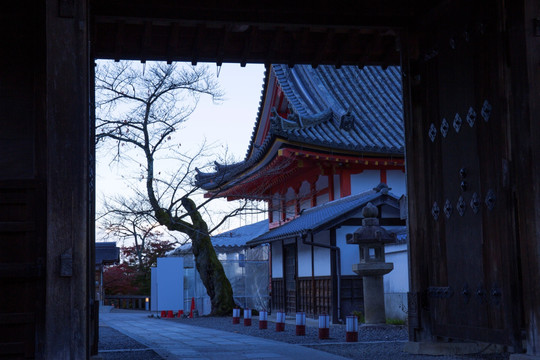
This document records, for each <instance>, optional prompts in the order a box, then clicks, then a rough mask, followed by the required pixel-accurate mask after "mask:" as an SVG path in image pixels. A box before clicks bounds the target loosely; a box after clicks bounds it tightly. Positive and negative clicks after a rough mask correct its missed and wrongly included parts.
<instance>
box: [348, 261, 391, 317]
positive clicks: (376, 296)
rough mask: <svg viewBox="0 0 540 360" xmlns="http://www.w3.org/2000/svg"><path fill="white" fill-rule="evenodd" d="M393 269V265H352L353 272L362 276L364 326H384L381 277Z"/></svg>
mask: <svg viewBox="0 0 540 360" xmlns="http://www.w3.org/2000/svg"><path fill="white" fill-rule="evenodd" d="M393 269H394V264H393V263H361V264H353V271H354V272H355V273H356V274H358V275H360V276H363V287H364V318H365V320H366V324H385V323H386V309H385V307H384V282H383V275H385V274H388V273H389V272H390V271H392V270H393Z"/></svg>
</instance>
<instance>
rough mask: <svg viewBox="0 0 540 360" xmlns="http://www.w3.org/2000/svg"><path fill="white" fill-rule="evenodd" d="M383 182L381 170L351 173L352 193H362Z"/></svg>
mask: <svg viewBox="0 0 540 360" xmlns="http://www.w3.org/2000/svg"><path fill="white" fill-rule="evenodd" d="M380 182H381V173H380V171H379V170H364V171H363V172H361V173H360V174H352V175H351V194H360V193H363V192H365V191H367V190H371V189H373V188H374V187H376V186H377V185H379V184H380Z"/></svg>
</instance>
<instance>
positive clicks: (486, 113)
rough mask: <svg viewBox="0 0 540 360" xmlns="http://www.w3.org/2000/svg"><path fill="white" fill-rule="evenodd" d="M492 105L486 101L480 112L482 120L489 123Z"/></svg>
mask: <svg viewBox="0 0 540 360" xmlns="http://www.w3.org/2000/svg"><path fill="white" fill-rule="evenodd" d="M491 109H492V108H491V104H490V103H489V101H487V100H484V103H483V104H482V110H481V111H480V114H481V115H482V118H483V119H484V121H485V122H488V121H489V118H490V117H491Z"/></svg>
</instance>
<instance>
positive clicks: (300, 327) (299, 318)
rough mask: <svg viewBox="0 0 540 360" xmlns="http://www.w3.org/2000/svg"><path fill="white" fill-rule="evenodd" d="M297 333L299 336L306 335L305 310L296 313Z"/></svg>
mask: <svg viewBox="0 0 540 360" xmlns="http://www.w3.org/2000/svg"><path fill="white" fill-rule="evenodd" d="M296 335H298V336H303V335H306V313H305V312H297V313H296Z"/></svg>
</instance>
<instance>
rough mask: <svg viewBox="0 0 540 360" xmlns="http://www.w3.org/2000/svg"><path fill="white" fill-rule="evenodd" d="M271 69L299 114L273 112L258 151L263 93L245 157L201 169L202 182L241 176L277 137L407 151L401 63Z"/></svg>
mask: <svg viewBox="0 0 540 360" xmlns="http://www.w3.org/2000/svg"><path fill="white" fill-rule="evenodd" d="M272 69H273V71H274V74H275V75H276V78H277V80H278V82H279V84H280V86H281V88H282V89H283V92H284V93H285V96H286V98H287V100H288V101H289V103H290V105H291V108H292V110H293V111H294V114H289V115H288V117H287V118H286V119H285V118H282V117H280V116H279V115H278V114H277V113H275V112H273V117H272V119H270V121H271V127H270V131H269V133H268V135H267V136H266V138H265V140H264V142H263V143H262V144H261V145H260V146H258V147H256V149H253V148H254V146H255V145H254V139H255V134H256V130H257V128H258V126H259V123H260V122H261V116H262V115H261V109H262V106H263V105H262V102H263V101H264V97H265V96H264V91H263V95H262V97H261V104H259V115H258V121H257V124H256V125H255V130H254V132H253V134H252V138H251V143H250V148H249V150H248V153H247V155H246V158H245V160H244V161H242V162H239V163H235V164H231V165H228V166H225V165H220V164H215V171H214V172H211V173H205V172H201V171H198V170H197V171H198V173H197V176H196V180H197V185H198V186H200V187H202V188H203V189H206V190H212V189H215V188H217V187H219V186H220V185H221V184H226V183H228V182H229V181H231V180H233V179H236V177H237V175H239V174H240V173H242V172H245V171H246V170H248V169H249V168H251V167H252V166H254V165H255V164H257V163H258V162H259V161H261V159H263V158H265V155H266V153H267V152H268V151H269V149H270V147H271V146H272V145H273V143H274V141H275V140H276V138H281V139H284V140H288V141H294V142H297V143H300V144H303V145H314V146H323V147H325V148H327V149H328V150H329V151H334V150H347V151H356V152H358V153H359V154H374V155H383V156H384V155H389V156H390V155H398V156H402V155H403V153H404V142H405V140H404V132H403V115H402V114H403V105H402V100H401V74H400V70H399V68H398V67H388V68H387V69H385V70H383V69H382V68H380V67H364V68H363V69H359V68H358V67H356V66H343V67H341V68H340V69H336V68H335V67H334V66H332V65H325V66H319V67H317V68H316V69H313V68H312V67H311V66H310V65H295V66H294V67H293V68H289V67H288V66H287V65H272ZM266 81H268V77H266ZM251 150H253V151H251ZM236 180H238V179H236Z"/></svg>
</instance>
